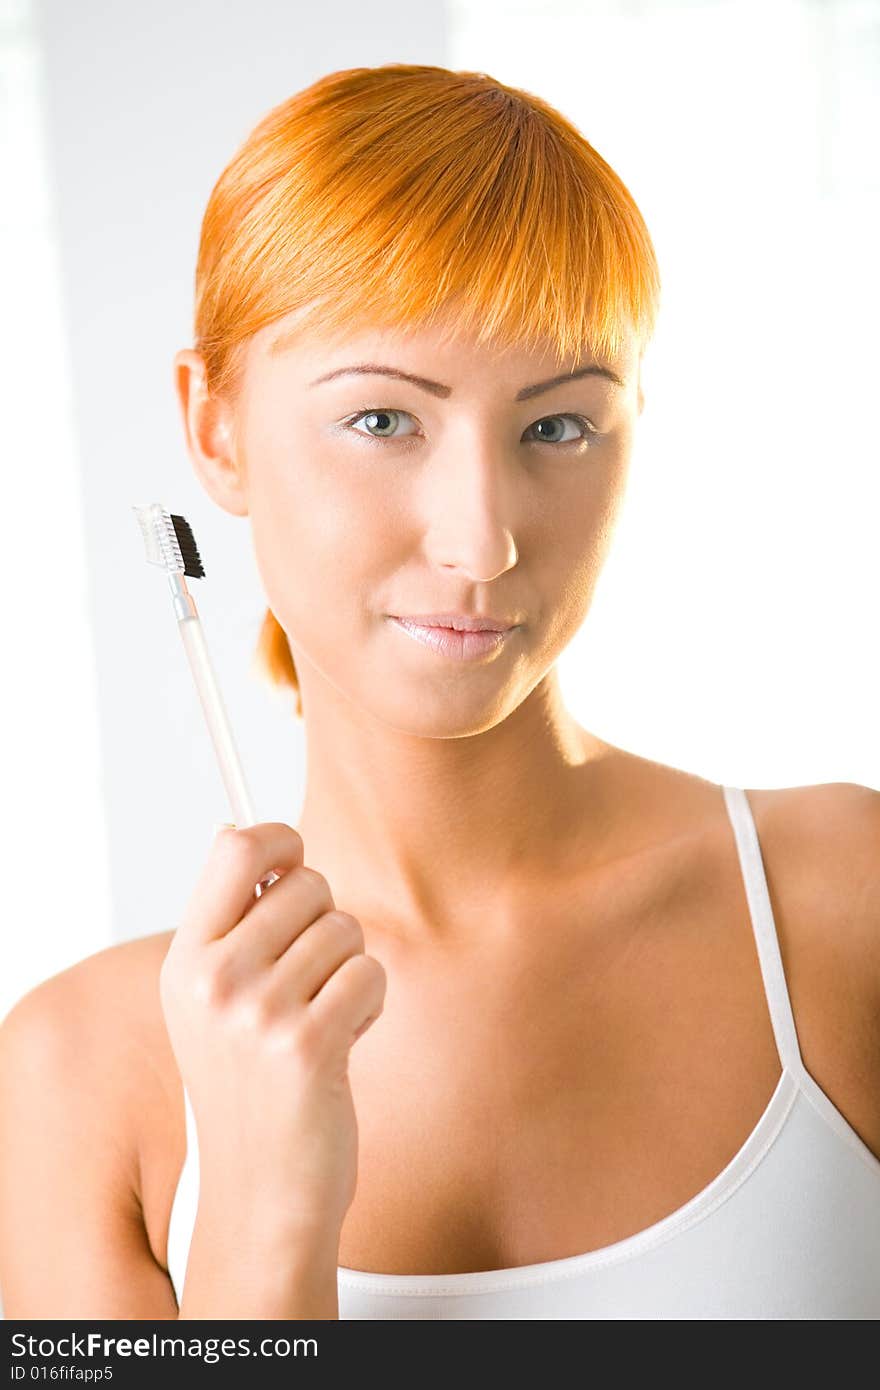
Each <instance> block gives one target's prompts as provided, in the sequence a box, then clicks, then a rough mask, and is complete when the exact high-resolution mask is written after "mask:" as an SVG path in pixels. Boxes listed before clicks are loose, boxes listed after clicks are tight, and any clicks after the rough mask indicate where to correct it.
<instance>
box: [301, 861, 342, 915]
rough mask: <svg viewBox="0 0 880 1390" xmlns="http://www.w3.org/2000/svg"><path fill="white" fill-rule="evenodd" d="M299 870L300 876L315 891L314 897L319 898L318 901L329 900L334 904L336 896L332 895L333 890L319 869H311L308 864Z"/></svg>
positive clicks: (330, 903)
mask: <svg viewBox="0 0 880 1390" xmlns="http://www.w3.org/2000/svg"><path fill="white" fill-rule="evenodd" d="M298 872H299V874H300V876H302V880H303V881H304V883H306V884H309V887H310V890H311V892H313V894H314V897H316V898H317V901H318V902H327V903H329V905H331V906H332V901H334V897H332V892H331V891H329V884H328V881H327V878H325V877H324V874H323V873H320V872H318V870H317V869H310V867H309V866H307V865H303V866H302V869H299V870H298Z"/></svg>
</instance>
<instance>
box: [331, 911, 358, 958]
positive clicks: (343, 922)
mask: <svg viewBox="0 0 880 1390" xmlns="http://www.w3.org/2000/svg"><path fill="white" fill-rule="evenodd" d="M324 920H325V921H330V922H332V923H333V924H334V926H335V927H336V928H337V929H340V930H341V934H342V935H343V936H347V937H350V938H352V940H353V941H355V942H357V945H358V949H359V950H361V951H362V950H363V949H364V929H363V927H362V926H361V924H360V922H359V921H358V919H357V917H355V916H354V915H353V914H352V913H351V912H344V911H342V910H341V909H340V908H333V909H332V911H330V912H325V913H324Z"/></svg>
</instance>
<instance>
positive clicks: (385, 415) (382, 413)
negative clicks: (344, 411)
mask: <svg viewBox="0 0 880 1390" xmlns="http://www.w3.org/2000/svg"><path fill="white" fill-rule="evenodd" d="M401 416H404V417H405V418H406V419H409V420H411V419H412V418H413V417H412V416H411V415H409V414H408V413H407V411H405V410H386V409H385V408H384V407H383V406H375V407H373V408H372V409H371V408H370V407H369V406H363V407H362V409H361V410H360V411H359V412H358V414H357V415H353V416H352V417H351V418H350V419H349V420H347V421H346V424H347V425H348V427H349V428H350V429H354V427H355V425H356V424H357V422H358V421H359V420H363V422H364V424H365V425H366V426H367V437H368V438H369V439H398V438H400V437H401V436H399V435H396V434H394V432H393V431H394V426H395V424H396V423H397V421H398V420H399V419H400V418H401ZM356 432H357V433H358V434H363V433H365V431H363V430H357V431H356ZM403 437H404V438H406V437H407V436H403Z"/></svg>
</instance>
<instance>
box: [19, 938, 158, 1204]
mask: <svg viewBox="0 0 880 1390" xmlns="http://www.w3.org/2000/svg"><path fill="white" fill-rule="evenodd" d="M173 935H174V933H173V932H165V933H161V934H157V935H150V936H145V937H138V938H136V939H134V940H131V941H125V942H120V943H118V944H117V945H114V946H109V947H106V948H105V949H104V950H102V951H97V952H95V953H94V954H93V955H91V956H87V957H85V958H84V959H83V960H80V961H77V962H76V963H75V964H73V965H71V966H68V967H67V968H66V969H64V970H61V971H59V972H58V973H57V974H55V975H52V976H50V977H49V978H48V979H46V980H43V981H42V982H41V983H40V984H38V985H36V986H34V987H33V988H32V989H31V990H29V991H28V992H27V993H26V994H25V995H23V996H22V997H21V998H20V999H19V1000H18V1001H17V1003H15V1004H14V1005H13V1007H12V1008H11V1009H10V1010H9V1012H8V1013H7V1014H6V1016H5V1017H4V1019H3V1020H2V1023H0V1085H2V1088H3V1092H4V1094H6V1095H8V1094H9V1093H10V1092H17V1091H18V1090H19V1089H21V1088H23V1087H27V1088H28V1091H29V1094H31V1095H33V1092H34V1090H35V1088H37V1087H38V1086H39V1082H40V1079H43V1080H44V1081H45V1082H46V1083H47V1084H48V1085H49V1086H50V1087H51V1088H52V1094H53V1095H54V1097H55V1098H56V1099H58V1098H60V1097H61V1096H62V1095H63V1097H64V1098H65V1105H67V1106H69V1107H73V1106H74V1105H78V1106H81V1107H82V1114H83V1117H84V1119H85V1118H87V1121H88V1123H89V1124H90V1125H92V1126H94V1128H95V1129H96V1130H97V1129H99V1128H100V1126H101V1123H102V1122H106V1124H107V1125H108V1127H111V1128H112V1130H113V1133H114V1139H115V1143H114V1148H115V1151H116V1152H117V1155H118V1157H120V1158H121V1159H122V1160H123V1164H124V1167H123V1168H122V1169H121V1171H124V1172H125V1173H126V1174H127V1179H128V1181H130V1183H131V1186H132V1189H133V1190H134V1191H136V1189H137V1175H138V1170H139V1161H138V1154H139V1142H140V1135H139V1129H138V1124H139V1119H140V1117H142V1116H143V1114H144V1102H145V1101H146V1100H149V1098H150V1096H151V1095H152V1094H153V1093H154V1091H155V1087H156V1084H157V1082H158V1081H160V1080H161V1078H162V1076H163V1072H164V1068H163V1062H164V1061H165V1060H167V1056H166V1054H170V1044H169V1042H168V1038H167V1033H166V1032H165V1029H164V1022H163V1019H162V1015H161V1005H160V1003H159V994H158V980H159V970H160V968H161V964H162V961H163V960H164V958H165V955H166V953H167V950H168V947H169V945H170V943H171V939H172V937H173ZM32 1103H33V1102H32Z"/></svg>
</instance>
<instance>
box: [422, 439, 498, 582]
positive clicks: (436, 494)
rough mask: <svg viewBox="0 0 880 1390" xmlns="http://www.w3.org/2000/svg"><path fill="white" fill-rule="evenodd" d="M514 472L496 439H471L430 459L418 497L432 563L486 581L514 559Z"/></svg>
mask: <svg viewBox="0 0 880 1390" xmlns="http://www.w3.org/2000/svg"><path fill="white" fill-rule="evenodd" d="M515 489H516V473H515V470H514V469H513V467H512V465H511V462H510V459H509V458H508V457H507V456H506V455H505V454H504V452H503V450H501V449H500V448H499V447H498V445H497V442H496V443H495V444H494V445H490V444H489V443H487V442H483V443H479V442H477V443H475V442H474V441H473V440H471V441H469V442H468V443H467V444H466V445H462V446H461V447H459V448H458V449H457V450H455V451H452V450H445V451H438V452H437V453H436V454H435V455H434V457H433V458H432V460H431V464H430V467H429V469H428V470H427V476H426V478H425V480H424V490H423V493H422V497H421V506H422V509H423V524H424V535H425V549H426V552H427V554H428V558H429V559H430V560H431V562H432V564H433V565H435V566H438V567H439V568H447V569H457V570H461V571H463V572H464V573H465V574H466V575H467V576H468V578H470V579H474V580H479V581H480V582H482V583H488V582H489V581H490V580H492V579H497V578H498V576H499V575H501V574H504V572H505V571H506V570H509V569H512V567H513V566H514V565H515V564H516V562H517V558H518V555H517V546H516V541H515V539H514V532H515V530H516V528H517V515H518V511H517V507H518V502H517V498H516V496H515Z"/></svg>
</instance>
